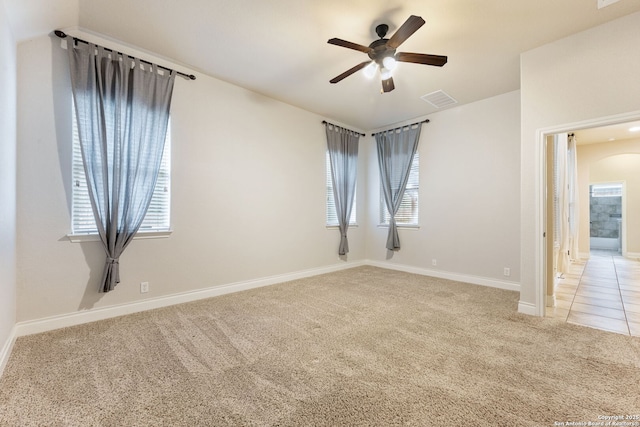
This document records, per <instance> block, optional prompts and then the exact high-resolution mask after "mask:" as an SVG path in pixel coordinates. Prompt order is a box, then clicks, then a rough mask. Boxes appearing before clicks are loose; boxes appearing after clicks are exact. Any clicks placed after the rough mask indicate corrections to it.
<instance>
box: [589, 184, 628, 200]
mask: <svg viewBox="0 0 640 427" xmlns="http://www.w3.org/2000/svg"><path fill="white" fill-rule="evenodd" d="M591 196H592V197H621V196H622V184H593V185H592V186H591Z"/></svg>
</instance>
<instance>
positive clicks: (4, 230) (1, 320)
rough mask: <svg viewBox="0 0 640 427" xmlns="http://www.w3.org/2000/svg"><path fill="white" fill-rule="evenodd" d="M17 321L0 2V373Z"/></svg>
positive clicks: (9, 82) (12, 85)
mask: <svg viewBox="0 0 640 427" xmlns="http://www.w3.org/2000/svg"><path fill="white" fill-rule="evenodd" d="M15 322H16V49H15V42H14V38H13V35H12V34H11V31H10V30H9V22H8V19H7V15H6V11H5V8H4V3H3V2H0V373H2V365H3V361H4V360H5V359H4V356H5V355H6V352H7V351H8V349H9V346H10V344H11V343H10V341H11V334H12V333H11V331H12V329H13V326H14V324H15Z"/></svg>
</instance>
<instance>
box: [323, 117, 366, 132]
mask: <svg viewBox="0 0 640 427" xmlns="http://www.w3.org/2000/svg"><path fill="white" fill-rule="evenodd" d="M322 124H324V125H331V126H334V127H336V126H337V127H342V126H338V125H334V124H333V123H329V122H328V121H326V120H323V121H322ZM343 129H346V128H343ZM346 130H348V131H350V132H353V133H357V134H358V135H360V136H366V135H365V134H364V133H360V132H356V131H355V130H351V129H346Z"/></svg>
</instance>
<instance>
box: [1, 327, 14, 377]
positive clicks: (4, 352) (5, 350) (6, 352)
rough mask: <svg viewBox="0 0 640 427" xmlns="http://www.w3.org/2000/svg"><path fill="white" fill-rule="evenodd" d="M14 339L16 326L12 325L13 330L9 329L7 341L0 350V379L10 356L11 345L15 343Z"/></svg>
mask: <svg viewBox="0 0 640 427" xmlns="http://www.w3.org/2000/svg"><path fill="white" fill-rule="evenodd" d="M16 337H17V335H16V326H15V325H14V326H13V328H11V332H10V333H9V336H8V337H7V341H6V342H5V343H4V345H3V346H2V349H0V377H1V376H2V373H3V372H4V368H5V366H7V362H8V361H9V356H10V355H11V350H12V349H13V344H14V343H15V342H16Z"/></svg>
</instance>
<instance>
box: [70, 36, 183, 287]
mask: <svg viewBox="0 0 640 427" xmlns="http://www.w3.org/2000/svg"><path fill="white" fill-rule="evenodd" d="M67 51H68V53H69V65H70V71H71V86H72V90H73V99H74V101H75V108H76V119H77V124H78V133H79V136H80V147H81V151H82V160H83V163H84V169H85V174H86V177H87V186H88V188H89V198H90V199H91V206H92V207H93V213H94V216H95V220H96V225H97V227H98V233H99V235H100V239H101V240H102V243H103V245H104V249H105V252H106V263H105V268H104V274H103V277H102V282H101V285H100V291H101V292H109V291H111V290H113V289H114V287H115V286H116V284H118V283H119V282H120V271H119V259H120V255H121V254H122V252H123V251H124V249H125V248H126V247H127V245H128V244H129V243H130V242H131V240H132V239H133V236H134V235H135V233H136V232H137V231H138V229H139V228H140V225H141V224H142V221H143V219H144V216H145V214H146V212H147V209H148V207H149V204H150V202H151V197H152V195H153V190H154V187H155V184H156V180H157V177H158V171H159V169H160V162H161V160H162V150H163V148H164V141H165V137H166V133H167V126H168V120H169V107H170V104H171V94H172V92H173V83H174V80H175V72H173V71H172V72H170V73H168V72H167V73H166V74H165V75H160V74H159V73H158V71H157V69H156V66H155V65H145V69H143V68H141V64H140V62H139V61H138V60H137V59H134V58H129V57H127V56H126V55H123V54H117V53H115V52H113V53H109V52H107V51H106V50H105V49H104V48H102V47H100V46H95V45H93V44H89V45H85V44H80V43H78V46H74V43H73V42H71V41H70V42H69V43H68V48H67Z"/></svg>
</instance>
